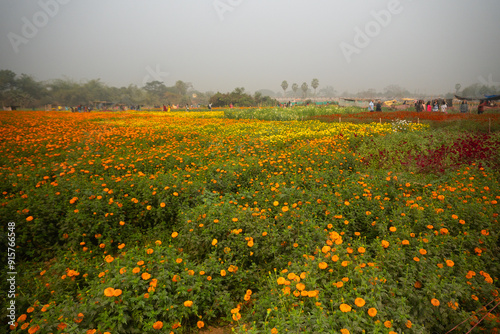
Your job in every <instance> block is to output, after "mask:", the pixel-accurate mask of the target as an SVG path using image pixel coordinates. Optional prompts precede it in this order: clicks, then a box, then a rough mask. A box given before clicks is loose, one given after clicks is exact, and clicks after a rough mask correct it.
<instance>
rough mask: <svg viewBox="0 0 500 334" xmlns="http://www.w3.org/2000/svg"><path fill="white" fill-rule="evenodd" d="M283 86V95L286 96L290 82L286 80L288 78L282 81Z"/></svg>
mask: <svg viewBox="0 0 500 334" xmlns="http://www.w3.org/2000/svg"><path fill="white" fill-rule="evenodd" d="M281 88H283V97H286V89H287V88H288V82H286V80H283V82H282V83H281Z"/></svg>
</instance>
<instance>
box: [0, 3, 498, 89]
mask: <svg viewBox="0 0 500 334" xmlns="http://www.w3.org/2000/svg"><path fill="white" fill-rule="evenodd" d="M499 14H500V1H498V0H482V1H472V0H399V1H398V0H350V1H347V0H307V1H306V0H147V1H144V0H32V1H28V0H1V1H0V69H9V70H12V71H14V72H16V73H17V74H21V73H26V74H29V75H32V76H33V77H34V78H35V79H36V80H39V81H42V80H49V79H61V78H66V79H72V80H75V81H77V82H84V81H87V80H91V79H100V80H101V81H102V82H104V83H106V84H108V85H111V86H117V87H120V86H128V85H129V84H136V85H138V86H143V84H144V83H145V82H148V81H153V80H159V81H163V82H164V83H165V84H166V85H167V86H172V85H174V84H175V81H177V80H183V81H186V82H191V83H192V84H193V86H194V88H195V89H197V90H200V91H209V90H210V91H221V92H227V91H232V90H233V89H234V88H235V87H244V88H245V89H246V91H249V92H253V91H255V90H258V89H262V88H266V89H271V90H273V91H276V92H278V91H281V87H280V85H281V82H282V81H283V80H287V81H288V83H289V88H288V89H289V90H290V89H291V85H292V83H297V84H298V85H299V86H300V85H301V84H302V82H307V83H308V84H309V86H310V83H311V80H312V79H313V78H317V79H319V83H320V86H319V89H321V88H324V87H326V86H333V87H334V89H335V90H336V91H337V92H338V93H342V92H344V91H350V92H354V93H355V92H358V91H362V90H367V89H370V88H374V89H376V90H377V91H383V89H384V87H386V86H388V85H391V84H398V85H400V86H402V87H404V88H406V89H408V90H409V91H410V92H412V93H413V92H415V93H426V94H431V93H446V92H453V91H454V90H455V84H456V83H460V84H461V85H462V87H465V86H468V85H470V84H474V83H482V84H488V83H489V84H499V83H498V82H500V43H499V42H500V37H499V32H500V19H499V17H498V15H499ZM33 28H35V29H33Z"/></svg>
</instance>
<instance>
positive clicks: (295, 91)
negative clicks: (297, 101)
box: [292, 83, 299, 97]
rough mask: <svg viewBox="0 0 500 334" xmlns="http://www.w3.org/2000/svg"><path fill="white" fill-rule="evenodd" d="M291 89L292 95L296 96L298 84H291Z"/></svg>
mask: <svg viewBox="0 0 500 334" xmlns="http://www.w3.org/2000/svg"><path fill="white" fill-rule="evenodd" d="M292 90H293V95H294V97H297V91H298V90H299V85H297V84H296V83H294V84H293V85H292Z"/></svg>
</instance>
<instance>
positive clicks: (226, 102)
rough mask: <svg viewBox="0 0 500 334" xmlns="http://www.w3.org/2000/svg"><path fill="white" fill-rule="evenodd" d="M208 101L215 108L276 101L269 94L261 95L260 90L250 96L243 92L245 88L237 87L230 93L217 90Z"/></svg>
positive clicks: (255, 104) (265, 103) (263, 104)
mask: <svg viewBox="0 0 500 334" xmlns="http://www.w3.org/2000/svg"><path fill="white" fill-rule="evenodd" d="M209 103H211V104H212V106H213V107H215V108H217V107H225V106H230V105H233V106H234V107H256V106H273V105H276V104H277V103H278V102H277V101H276V100H274V99H273V98H271V97H269V96H263V95H262V93H261V92H256V93H255V94H254V96H252V95H250V94H247V93H245V88H243V87H237V88H235V89H234V90H233V91H232V92H231V93H220V92H217V93H216V94H215V95H213V96H212V97H210V100H209Z"/></svg>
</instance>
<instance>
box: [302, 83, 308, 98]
mask: <svg viewBox="0 0 500 334" xmlns="http://www.w3.org/2000/svg"><path fill="white" fill-rule="evenodd" d="M300 89H302V92H303V93H304V98H305V97H307V90H308V89H309V86H308V85H307V83H305V82H304V83H303V84H302V86H300Z"/></svg>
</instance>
